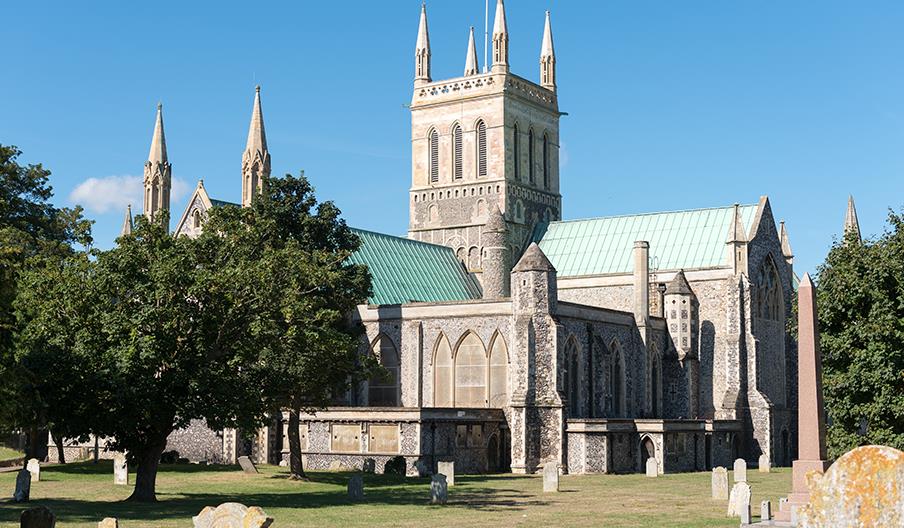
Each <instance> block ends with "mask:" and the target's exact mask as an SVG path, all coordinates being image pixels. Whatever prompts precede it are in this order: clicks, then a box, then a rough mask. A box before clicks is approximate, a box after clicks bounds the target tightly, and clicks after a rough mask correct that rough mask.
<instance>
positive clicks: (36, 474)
mask: <svg viewBox="0 0 904 528" xmlns="http://www.w3.org/2000/svg"><path fill="white" fill-rule="evenodd" d="M25 469H27V470H28V472H29V473H31V481H32V482H41V463H40V462H38V459H37V458H30V459H28V465H27V466H25Z"/></svg>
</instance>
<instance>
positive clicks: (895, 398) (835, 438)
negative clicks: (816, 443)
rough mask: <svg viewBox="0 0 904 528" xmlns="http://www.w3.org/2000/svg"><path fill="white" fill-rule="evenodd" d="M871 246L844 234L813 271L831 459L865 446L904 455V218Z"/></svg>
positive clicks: (895, 217) (894, 220)
mask: <svg viewBox="0 0 904 528" xmlns="http://www.w3.org/2000/svg"><path fill="white" fill-rule="evenodd" d="M888 223H889V227H888V229H887V230H886V232H885V233H884V234H883V235H882V236H881V237H879V238H878V239H877V240H872V241H869V240H868V241H863V242H861V241H860V240H859V238H858V237H856V236H855V235H852V234H849V235H848V236H847V237H845V239H844V240H842V241H841V242H839V243H837V244H836V245H835V246H834V247H833V248H832V250H831V251H830V252H829V255H828V257H827V258H826V262H825V263H824V264H823V265H822V266H821V267H820V270H819V282H818V285H819V288H818V304H819V323H820V332H821V344H822V357H823V363H822V365H823V378H824V385H825V399H826V407H827V410H828V413H829V417H830V421H831V425H830V427H829V429H828V447H829V452H830V456H832V457H838V456H840V455H841V454H843V453H845V452H846V451H848V450H850V449H852V448H854V447H856V446H858V445H865V444H883V445H888V446H892V447H896V448H898V449H904V216H902V215H901V214H896V213H894V212H889V216H888Z"/></svg>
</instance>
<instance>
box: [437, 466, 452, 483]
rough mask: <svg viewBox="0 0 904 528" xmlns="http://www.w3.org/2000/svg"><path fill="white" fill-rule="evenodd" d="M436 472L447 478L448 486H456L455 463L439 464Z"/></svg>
mask: <svg viewBox="0 0 904 528" xmlns="http://www.w3.org/2000/svg"><path fill="white" fill-rule="evenodd" d="M436 472H437V473H442V474H443V475H445V476H446V484H447V485H449V486H450V487H451V486H454V485H455V462H437V463H436Z"/></svg>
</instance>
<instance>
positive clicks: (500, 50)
mask: <svg viewBox="0 0 904 528" xmlns="http://www.w3.org/2000/svg"><path fill="white" fill-rule="evenodd" d="M493 71H494V72H502V73H507V72H508V71H509V35H508V24H507V23H506V21H505V4H504V3H503V2H502V0H497V2H496V20H495V21H494V22H493Z"/></svg>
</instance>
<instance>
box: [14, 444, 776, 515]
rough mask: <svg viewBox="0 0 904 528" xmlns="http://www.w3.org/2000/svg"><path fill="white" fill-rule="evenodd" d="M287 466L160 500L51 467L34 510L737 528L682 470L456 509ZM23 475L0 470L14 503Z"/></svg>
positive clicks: (369, 480) (185, 471)
mask: <svg viewBox="0 0 904 528" xmlns="http://www.w3.org/2000/svg"><path fill="white" fill-rule="evenodd" d="M285 474H286V473H285V470H284V469H283V468H278V467H269V466H266V467H263V468H261V474H260V475H245V474H243V473H242V472H241V471H239V470H238V468H237V467H216V466H211V467H205V466H191V465H188V466H161V472H160V475H159V476H158V479H157V497H158V500H159V501H160V502H159V503H157V504H151V505H144V504H132V503H126V502H120V501H122V500H123V499H125V498H126V497H127V496H128V495H129V493H130V492H131V487H125V486H114V485H113V467H112V464H111V463H110V462H108V461H107V462H101V463H100V464H99V465H94V464H92V463H90V462H86V463H79V464H69V465H66V466H49V467H46V468H44V469H43V470H42V471H41V482H38V483H35V484H34V485H33V486H32V489H31V498H32V500H31V502H30V503H28V506H27V507H33V506H37V505H45V506H47V507H49V508H50V509H51V510H53V511H54V513H56V516H57V526H59V527H61V528H69V527H73V528H74V527H79V528H89V527H90V528H95V527H96V526H97V522H98V521H100V520H101V519H103V518H104V517H118V518H119V521H120V526H122V527H124V528H138V527H176V526H179V527H183V526H191V517H192V516H193V515H196V514H197V513H198V512H199V511H201V509H202V508H203V507H204V506H207V505H212V506H216V505H218V504H220V503H223V502H230V501H234V502H242V503H244V504H246V505H249V506H252V505H253V506H261V507H262V508H264V510H265V511H266V512H267V513H268V515H270V516H272V517H274V518H275V520H276V526H277V527H290V526H318V527H321V526H341V527H343V528H349V527H354V526H412V527H413V526H430V525H433V526H479V527H481V528H483V527H489V526H544V527H545V526H606V527H638V526H655V527H664V526H669V527H691V526H694V527H696V526H725V527H736V526H737V525H738V521H737V519H728V518H726V517H725V509H726V507H727V504H726V502H725V501H714V500H711V499H710V474H709V473H708V472H707V473H684V474H679V475H665V476H662V477H659V478H656V479H651V478H647V477H645V476H643V475H593V476H563V477H562V478H561V479H560V489H561V492H560V493H543V491H542V490H543V482H542V477H539V476H527V477H525V476H514V475H490V476H457V477H456V478H455V486H454V487H452V488H450V489H449V504H448V505H446V506H431V505H430V504H429V496H430V492H429V488H430V483H429V482H430V481H429V479H404V478H401V477H384V476H382V475H366V476H365V479H364V486H365V488H364V490H365V491H364V492H365V499H366V500H365V502H363V503H358V504H353V503H350V502H348V500H347V498H346V484H347V482H348V478H349V476H350V474H349V473H312V474H311V475H310V476H311V477H312V479H313V481H312V482H292V481H289V480H287V479H286V478H285ZM748 481H749V482H750V485H751V487H752V488H753V497H752V500H751V504H752V505H754V508H752V509H753V510H754V515H756V514H758V513H759V503H760V501H761V500H763V499H770V500H772V501H773V509H775V508H777V505H778V498H779V497H781V496H784V495H786V494H787V493H788V491H789V490H790V488H791V471H790V469H785V468H781V469H779V470H777V471H775V470H774V471H773V473H769V474H762V473H758V472H757V471H756V469H753V470H751V471H748ZM14 488H15V473H0V490H2V494H3V495H5V496H6V497H9V496H11V495H12V491H13V489H14ZM25 507H26V506H24V505H19V504H13V503H12V502H11V501H10V499H8V498H3V499H0V526H2V527H13V526H18V525H19V522H18V519H19V513H20V511H21V510H22V509H24V508H25Z"/></svg>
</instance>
